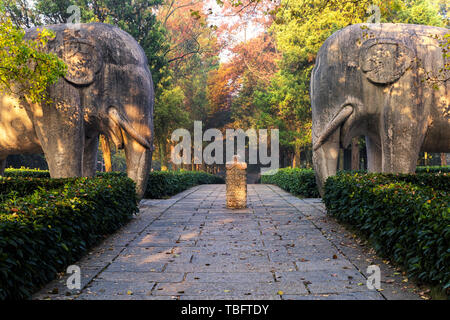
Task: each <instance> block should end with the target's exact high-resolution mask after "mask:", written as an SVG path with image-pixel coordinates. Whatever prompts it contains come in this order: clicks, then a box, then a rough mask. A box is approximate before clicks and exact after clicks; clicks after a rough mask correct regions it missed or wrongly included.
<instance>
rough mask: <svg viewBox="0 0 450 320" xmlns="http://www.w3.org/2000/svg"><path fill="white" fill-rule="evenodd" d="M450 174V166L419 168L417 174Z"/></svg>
mask: <svg viewBox="0 0 450 320" xmlns="http://www.w3.org/2000/svg"><path fill="white" fill-rule="evenodd" d="M444 172H446V173H450V166H443V167H441V166H429V167H417V168H416V173H444Z"/></svg>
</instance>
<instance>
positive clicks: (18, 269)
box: [0, 177, 138, 300]
mask: <svg viewBox="0 0 450 320" xmlns="http://www.w3.org/2000/svg"><path fill="white" fill-rule="evenodd" d="M0 186H2V190H1V192H2V193H3V202H1V203H0V299H2V300H3V299H25V298H29V297H30V295H31V294H32V293H33V292H34V291H35V290H37V289H38V288H39V287H41V286H42V285H44V284H46V283H48V282H49V281H51V280H52V279H54V278H55V276H56V274H57V273H58V272H61V271H64V269H65V267H67V266H68V265H70V264H71V263H74V262H76V261H77V260H78V259H79V258H80V257H81V256H82V255H83V254H84V253H85V252H86V251H87V249H88V248H89V247H91V246H92V245H94V244H95V243H97V242H98V241H99V240H100V239H102V238H103V236H104V235H106V234H110V233H112V232H114V231H116V230H117V229H118V228H120V227H121V226H122V225H124V224H125V223H126V222H127V221H128V220H129V219H130V218H131V216H132V215H133V214H134V213H136V212H137V211H138V208H137V199H136V194H135V184H134V182H133V181H132V180H131V179H128V178H126V177H101V178H94V179H87V178H77V179H31V178H1V179H0ZM17 186H21V189H20V191H16V190H15V188H16V187H17ZM44 188H45V189H44ZM18 194H20V197H18V196H17V195H18Z"/></svg>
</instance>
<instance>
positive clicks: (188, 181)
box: [0, 168, 225, 200]
mask: <svg viewBox="0 0 450 320" xmlns="http://www.w3.org/2000/svg"><path fill="white" fill-rule="evenodd" d="M5 176H6V177H10V178H18V179H17V180H11V181H10V182H9V184H10V185H11V190H16V191H17V192H18V194H19V195H23V194H24V192H26V190H28V189H30V188H31V189H33V190H34V189H36V188H38V187H52V188H53V186H51V185H53V184H55V187H58V186H59V185H58V182H57V179H53V180H51V181H52V182H49V181H48V180H43V181H40V180H36V179H29V178H50V173H49V171H46V170H37V169H25V168H22V169H11V168H10V169H6V170H5ZM97 176H98V177H126V176H127V174H126V173H124V172H97ZM223 183H225V181H224V179H223V178H221V177H218V176H215V175H212V174H209V173H206V172H203V171H153V172H150V173H149V179H148V183H147V190H146V192H145V196H144V197H145V198H148V199H161V198H164V197H168V196H173V195H175V194H177V193H179V192H181V191H184V190H186V189H189V188H190V187H193V186H196V185H199V184H223ZM3 184H4V182H2V181H0V196H1V194H5V190H4V186H3ZM49 184H51V185H49ZM6 193H7V192H6ZM0 200H1V199H0Z"/></svg>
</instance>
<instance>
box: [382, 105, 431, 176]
mask: <svg viewBox="0 0 450 320" xmlns="http://www.w3.org/2000/svg"><path fill="white" fill-rule="evenodd" d="M384 120H385V122H384V128H383V130H382V134H381V147H382V172H389V173H414V172H415V170H416V165H417V159H418V157H419V152H420V148H421V145H422V143H423V140H424V137H425V128H424V127H425V125H424V124H423V123H421V122H420V121H412V120H411V118H409V117H403V116H398V114H397V115H395V114H394V116H393V117H391V116H388V117H385V119H384Z"/></svg>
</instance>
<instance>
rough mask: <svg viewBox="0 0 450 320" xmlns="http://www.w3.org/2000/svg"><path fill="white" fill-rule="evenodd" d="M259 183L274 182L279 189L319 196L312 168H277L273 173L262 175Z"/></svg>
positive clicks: (307, 196)
mask: <svg viewBox="0 0 450 320" xmlns="http://www.w3.org/2000/svg"><path fill="white" fill-rule="evenodd" d="M261 183H268V184H274V185H277V186H279V187H280V188H281V189H283V190H286V191H287V192H290V193H292V194H295V195H300V196H303V197H305V198H318V197H320V195H319V191H318V190H317V185H316V178H315V174H314V170H312V169H299V168H283V169H278V171H277V172H276V173H275V174H272V175H268V174H267V175H262V176H261Z"/></svg>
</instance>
